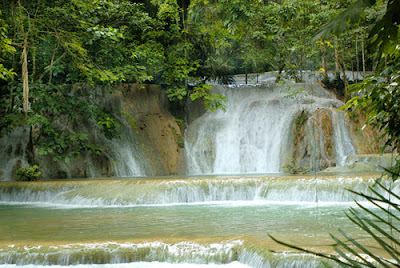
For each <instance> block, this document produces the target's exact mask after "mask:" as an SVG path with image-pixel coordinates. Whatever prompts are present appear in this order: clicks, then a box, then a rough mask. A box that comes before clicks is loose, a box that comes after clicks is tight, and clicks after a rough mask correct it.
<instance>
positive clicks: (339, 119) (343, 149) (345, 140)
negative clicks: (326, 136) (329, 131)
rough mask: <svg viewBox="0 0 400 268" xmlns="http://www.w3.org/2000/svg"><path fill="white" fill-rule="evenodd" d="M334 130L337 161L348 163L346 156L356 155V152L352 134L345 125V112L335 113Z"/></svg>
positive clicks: (340, 164) (339, 163)
mask: <svg viewBox="0 0 400 268" xmlns="http://www.w3.org/2000/svg"><path fill="white" fill-rule="evenodd" d="M332 121H333V124H334V126H335V127H334V128H333V132H334V137H335V145H336V146H335V150H336V161H337V163H338V165H339V166H343V165H344V164H345V163H346V158H347V156H349V155H354V154H355V153H356V152H355V150H354V147H353V145H352V143H351V139H350V136H349V134H348V131H347V128H346V126H345V120H344V118H343V113H333V120H332Z"/></svg>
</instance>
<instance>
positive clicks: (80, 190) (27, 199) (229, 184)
mask: <svg viewBox="0 0 400 268" xmlns="http://www.w3.org/2000/svg"><path fill="white" fill-rule="evenodd" d="M370 184H371V179H370V178H342V177H340V178H327V179H322V178H318V179H304V178H289V179H288V178H282V179H280V178H272V179H270V178H235V179H224V178H208V179H204V180H203V179H195V180H181V179H159V180H137V181H132V180H115V181H113V180H101V181H90V182H87V181H63V182H43V183H32V184H29V183H28V184H23V183H4V184H0V265H3V266H0V267H13V266H12V265H14V264H18V265H27V266H26V267H36V266H34V265H39V266H40V265H70V266H74V265H75V266H76V267H111V266H107V265H113V264H118V265H119V267H171V266H177V267H190V266H189V265H191V266H192V267H202V266H201V265H208V267H212V266H216V265H225V266H228V267H293V266H296V267H316V266H320V265H321V263H320V261H319V260H317V259H315V258H314V257H312V256H309V255H304V254H292V253H290V254H287V252H286V251H287V250H288V249H287V248H284V247H282V246H280V245H278V244H276V243H275V242H273V241H272V240H271V239H270V237H269V235H272V236H274V237H276V238H278V239H280V240H282V241H285V242H288V243H292V244H296V245H298V246H302V247H307V248H311V249H314V250H320V251H323V252H332V244H333V243H332V240H331V238H330V236H329V233H333V234H335V235H337V234H338V228H339V227H340V228H341V229H343V230H344V231H345V232H347V233H349V234H351V236H352V237H353V238H357V239H358V240H359V241H361V242H363V243H366V244H373V243H374V242H373V241H370V239H369V238H368V236H367V235H365V234H364V233H363V232H361V230H360V229H359V228H357V227H355V226H354V224H352V223H351V222H350V221H349V220H348V219H347V218H346V216H345V214H344V212H345V211H347V209H348V208H349V207H350V206H353V207H355V203H354V202H351V199H352V196H351V195H349V193H348V192H347V191H346V190H345V189H344V188H351V187H352V188H353V189H356V190H363V189H367V187H368V185H370ZM396 187H397V186H396ZM270 250H273V251H278V253H271V252H270ZM279 252H281V253H279ZM184 264H187V266H180V265H184ZM5 265H11V266H5ZM77 265H81V266H77ZM99 265H101V266H99ZM245 265H247V266H245ZM117 267H118V266H117Z"/></svg>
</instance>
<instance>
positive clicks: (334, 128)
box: [286, 108, 384, 171]
mask: <svg viewBox="0 0 400 268" xmlns="http://www.w3.org/2000/svg"><path fill="white" fill-rule="evenodd" d="M364 123H365V117H364V116H363V115H362V114H360V113H358V114H356V115H353V116H351V117H350V116H346V115H345V114H344V112H343V111H337V109H336V108H318V109H316V110H315V111H314V112H313V113H312V114H309V113H308V112H305V111H303V112H301V113H299V114H298V115H297V117H296V119H295V120H294V122H292V133H293V137H292V143H293V145H292V146H293V148H292V150H290V151H291V152H292V155H291V156H290V157H292V158H291V159H292V161H291V162H292V163H289V161H287V162H286V164H287V165H294V166H296V167H298V168H300V169H301V168H302V169H304V170H306V169H308V170H324V169H327V168H329V171H334V170H336V169H332V167H336V166H344V165H345V164H348V162H349V161H351V159H352V155H358V154H377V153H379V149H380V148H381V147H382V145H383V144H384V140H382V141H380V142H379V143H376V142H375V140H376V138H377V137H378V136H379V132H378V131H376V130H374V129H372V127H370V126H368V127H365V128H364V129H363V130H361V127H362V126H363V125H364ZM341 128H342V131H338V130H340V129H341ZM344 132H346V133H348V137H349V138H350V139H345V137H344V136H343V135H341V133H344ZM355 165H358V164H355ZM358 166H361V165H358ZM368 170H370V168H368V169H366V171H368Z"/></svg>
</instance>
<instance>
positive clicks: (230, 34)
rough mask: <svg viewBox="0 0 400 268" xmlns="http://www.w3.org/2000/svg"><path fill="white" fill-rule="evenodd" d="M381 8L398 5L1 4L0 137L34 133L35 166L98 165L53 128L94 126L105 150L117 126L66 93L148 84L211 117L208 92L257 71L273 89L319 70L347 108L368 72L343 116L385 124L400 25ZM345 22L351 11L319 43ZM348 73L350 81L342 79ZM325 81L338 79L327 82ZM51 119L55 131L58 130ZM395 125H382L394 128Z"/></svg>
mask: <svg viewBox="0 0 400 268" xmlns="http://www.w3.org/2000/svg"><path fill="white" fill-rule="evenodd" d="M391 2H394V3H397V2H398V1H389V3H388V1H366V0H364V1H360V0H359V1H352V0H332V1H325V0H290V1H289V0H276V1H267V0H248V1H241V0H192V1H190V0H165V1H164V0H142V1H133V0H89V1H87V0H52V1H50V0H34V1H32V0H29V1H27V0H2V1H1V3H0V12H1V15H0V16H1V19H0V81H1V82H0V83H1V86H0V103H1V104H0V131H1V132H0V133H1V134H0V135H5V134H6V133H9V131H10V130H11V129H12V128H14V127H15V126H18V125H28V126H30V127H36V128H38V129H40V144H41V146H40V153H41V154H44V155H46V154H49V155H54V157H55V159H65V158H70V157H74V156H76V155H78V154H79V153H80V152H81V151H83V150H89V151H91V152H93V153H96V152H99V151H100V150H101V148H100V147H99V146H97V145H95V144H91V142H90V141H89V140H88V136H87V135H86V134H85V133H78V132H74V131H72V132H71V131H65V129H66V128H65V127H63V125H64V126H65V125H68V124H70V125H73V122H74V120H78V119H80V118H86V119H90V120H94V121H96V122H97V123H98V127H99V128H100V129H102V130H103V131H105V132H106V134H108V136H109V137H110V138H113V137H114V130H115V129H117V127H118V122H117V121H116V120H115V118H113V117H112V116H111V115H110V114H109V113H108V111H107V110H104V108H101V107H99V106H98V105H96V104H95V103H90V102H87V101H84V100H83V99H82V98H79V97H78V96H77V95H78V94H77V93H76V91H75V90H74V87H73V85H76V84H89V85H92V86H96V85H113V84H114V85H115V84H119V83H156V84H161V85H163V86H164V88H165V90H166V92H167V94H168V98H169V99H170V101H171V102H172V103H174V106H173V107H176V108H175V109H179V107H182V106H183V104H184V102H185V101H186V100H187V98H191V99H198V98H201V99H203V100H204V102H205V104H206V106H207V108H208V109H210V110H215V109H218V108H223V107H224V101H225V99H224V97H223V96H220V95H218V94H214V93H212V92H211V91H210V90H211V87H210V86H208V85H207V82H209V81H219V82H222V83H230V82H233V80H232V75H234V74H238V73H246V74H247V73H251V72H252V73H261V72H265V71H278V73H279V75H278V76H277V82H279V80H280V77H281V75H283V74H284V75H285V76H287V78H289V79H292V80H294V81H296V82H301V81H302V79H303V77H302V74H303V71H306V70H313V71H315V70H319V73H320V79H321V81H323V82H324V84H325V85H326V86H328V87H330V88H334V89H336V91H337V92H338V94H339V95H343V96H344V97H346V98H348V97H349V96H350V93H349V92H348V91H347V90H344V88H345V86H347V85H348V84H350V83H353V82H357V81H359V80H360V79H361V74H364V73H365V72H367V71H377V75H378V76H379V77H378V78H376V77H375V78H371V79H372V80H371V81H372V82H371V81H370V80H368V81H370V83H380V84H379V87H380V89H379V90H377V91H374V92H373V94H372V95H371V98H368V99H367V98H364V99H363V98H361V99H353V100H352V104H353V106H352V107H360V106H363V108H365V109H370V111H369V112H370V113H371V121H370V122H371V123H374V122H375V123H376V122H377V121H380V120H381V121H382V120H383V121H385V120H390V119H388V118H390V116H392V115H394V114H395V113H396V112H397V110H395V111H387V110H385V109H383V106H385V105H387V103H388V102H386V100H387V99H391V100H392V101H393V102H395V103H393V105H397V101H396V98H395V96H394V95H393V94H394V93H396V94H397V88H398V86H397V84H396V85H394V84H393V83H394V82H395V81H397V80H398V76H394V77H391V75H392V76H393V74H398V58H399V57H398V55H399V50H398V47H397V44H398V37H397V32H398V25H397V22H392V21H390V22H389V21H388V20H392V19H393V18H394V17H396V16H395V14H399V13H396V12H398V10H394V11H393V12H395V13H393V14H392V15H393V16H392V17H393V18H392V17H390V18H389V17H388V14H389V13H390V12H392V11H390V10H391V8H387V7H388V6H389V4H390V3H391ZM351 7H353V8H352V9H351ZM349 8H350V9H349ZM345 10H352V11H351V12H350V13H348V14H347V15H346V14H345V15H346V16H345V17H342V19H341V20H340V21H336V22H335V21H333V22H334V24H332V23H331V24H330V25H329V24H328V26H327V27H326V28H324V31H322V32H320V33H319V34H318V35H317V33H318V32H319V30H320V29H321V27H322V26H324V25H326V24H327V23H328V22H330V21H331V20H332V19H333V18H335V17H336V16H337V15H338V14H341V13H342V12H343V11H345ZM387 11H390V12H387ZM389 15H390V14H389ZM376 25H378V26H379V27H376ZM387 25H391V26H393V27H394V28H393V27H388V26H387ZM385 27H386V28H385ZM394 32H395V33H396V36H395V35H394V34H393V33H394ZM394 36H395V37H394ZM388 37H390V38H388ZM382 40H383V41H382ZM346 70H350V71H353V75H352V77H349V78H346V76H343V75H342V78H340V73H344V72H345V71H346ZM328 71H329V72H334V73H336V76H335V77H334V78H329V77H328V76H327V72H328ZM381 71H383V72H384V74H383V77H384V81H382V80H381V79H380V77H382V76H381V74H380V72H381ZM374 79H375V80H374ZM349 80H351V81H349ZM373 81H375V82H373ZM387 86H389V87H394V89H387ZM355 90H358V89H355ZM387 90H389V91H387ZM79 94H80V95H82V94H83V95H85V94H87V95H90V94H93V93H91V92H83V93H82V92H80V93H79ZM382 94H383V95H384V96H385V101H381V99H380V98H381V96H382ZM370 103H373V105H372V106H371V105H369V104H370ZM391 105H392V104H391ZM393 105H392V107H397V106H393ZM397 109H398V108H397ZM392 113H393V114H392ZM60 118H62V120H63V121H64V122H63V124H59V123H58V124H57V123H56V119H60ZM395 119H396V120H395V121H394V122H392V121H390V122H387V123H388V124H394V125H395V126H397V124H398V120H397V115H396V117H395ZM385 122H386V121H385ZM382 129H385V128H384V127H382ZM397 129H400V128H397ZM395 134H396V135H397V134H398V133H397V132H396V133H395ZM392 141H393V140H392Z"/></svg>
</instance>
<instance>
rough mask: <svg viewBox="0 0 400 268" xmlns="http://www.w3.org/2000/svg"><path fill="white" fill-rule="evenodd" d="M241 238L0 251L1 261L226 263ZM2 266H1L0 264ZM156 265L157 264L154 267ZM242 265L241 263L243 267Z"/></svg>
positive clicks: (19, 262) (73, 245)
mask: <svg viewBox="0 0 400 268" xmlns="http://www.w3.org/2000/svg"><path fill="white" fill-rule="evenodd" d="M240 245H241V241H229V242H222V243H215V244H206V245H202V244H198V243H194V242H181V243H176V244H167V243H163V242H147V243H140V244H135V243H115V242H108V243H96V244H69V245H60V246H52V247H49V248H45V247H42V246H32V247H27V246H25V247H24V248H19V247H16V246H11V247H9V248H8V249H7V251H6V252H3V251H0V264H16V265H27V264H36V265H63V266H66V265H80V264H105V263H110V264H118V263H132V262H153V261H157V262H166V263H191V264H208V263H214V264H226V263H231V262H234V261H236V258H237V250H238V248H239V247H240ZM0 267H1V266H0ZM155 267H157V266H155ZM242 267H243V266H242Z"/></svg>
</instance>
